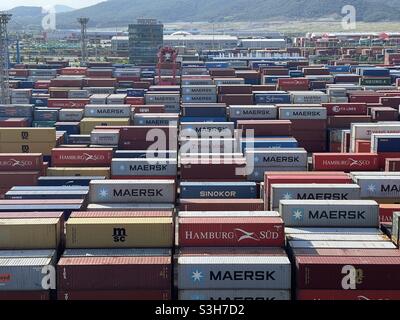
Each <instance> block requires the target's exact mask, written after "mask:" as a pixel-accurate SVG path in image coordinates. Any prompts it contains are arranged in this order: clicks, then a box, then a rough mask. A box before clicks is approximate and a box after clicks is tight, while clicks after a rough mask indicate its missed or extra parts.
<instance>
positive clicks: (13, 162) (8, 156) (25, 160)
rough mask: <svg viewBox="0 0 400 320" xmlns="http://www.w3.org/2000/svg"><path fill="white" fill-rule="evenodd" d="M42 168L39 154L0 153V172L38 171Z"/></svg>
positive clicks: (41, 159) (41, 158) (41, 157)
mask: <svg viewBox="0 0 400 320" xmlns="http://www.w3.org/2000/svg"><path fill="white" fill-rule="evenodd" d="M42 167H43V155H42V154H41V153H29V154H26V153H0V171H11V170H18V171H38V170H41V169H42Z"/></svg>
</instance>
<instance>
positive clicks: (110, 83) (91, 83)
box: [83, 78, 117, 88]
mask: <svg viewBox="0 0 400 320" xmlns="http://www.w3.org/2000/svg"><path fill="white" fill-rule="evenodd" d="M83 86H84V87H113V88H115V87H116V86H117V79H114V78H112V79H109V78H105V79H103V78H86V79H84V80H83Z"/></svg>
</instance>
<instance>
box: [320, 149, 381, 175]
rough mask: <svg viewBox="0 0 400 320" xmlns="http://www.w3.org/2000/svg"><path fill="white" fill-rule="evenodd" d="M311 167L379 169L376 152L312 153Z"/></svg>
mask: <svg viewBox="0 0 400 320" xmlns="http://www.w3.org/2000/svg"><path fill="white" fill-rule="evenodd" d="M313 169H314V170H317V171H338V170H343V171H349V172H350V171H370V170H371V171H374V170H379V159H378V154H376V153H314V154H313Z"/></svg>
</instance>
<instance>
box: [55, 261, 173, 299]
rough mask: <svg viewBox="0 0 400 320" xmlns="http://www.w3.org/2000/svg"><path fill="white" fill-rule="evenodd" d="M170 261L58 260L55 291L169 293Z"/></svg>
mask: <svg viewBox="0 0 400 320" xmlns="http://www.w3.org/2000/svg"><path fill="white" fill-rule="evenodd" d="M171 276H172V265H171V258H170V257H150V256H149V257H77V258H61V259H60V261H59V262H58V265H57V288H58V289H59V290H60V291H70V290H78V291H82V290H132V289H136V290H153V289H165V290H171Z"/></svg>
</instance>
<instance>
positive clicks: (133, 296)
mask: <svg viewBox="0 0 400 320" xmlns="http://www.w3.org/2000/svg"><path fill="white" fill-rule="evenodd" d="M57 300H139V301H146V300H171V291H170V290H126V291H117V290H109V291H104V290H102V291H101V290H93V291H58V292H57Z"/></svg>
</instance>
